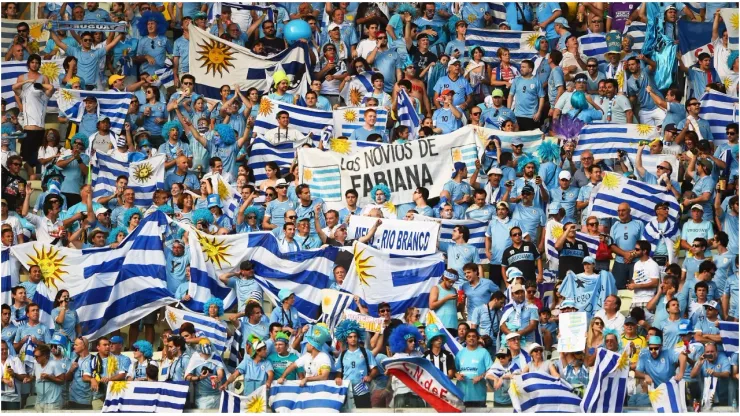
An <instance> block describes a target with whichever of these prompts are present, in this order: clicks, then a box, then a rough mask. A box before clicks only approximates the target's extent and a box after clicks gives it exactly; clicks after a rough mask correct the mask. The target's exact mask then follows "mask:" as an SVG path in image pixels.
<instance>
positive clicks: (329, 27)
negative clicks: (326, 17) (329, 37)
mask: <svg viewBox="0 0 740 416" xmlns="http://www.w3.org/2000/svg"><path fill="white" fill-rule="evenodd" d="M340 27H341V26H339V25H338V24H336V23H334V22H331V23H329V26H327V27H326V30H328V31H329V32H331V31H332V30H334V29H339V28H340Z"/></svg>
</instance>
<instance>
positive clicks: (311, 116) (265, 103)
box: [254, 96, 334, 138]
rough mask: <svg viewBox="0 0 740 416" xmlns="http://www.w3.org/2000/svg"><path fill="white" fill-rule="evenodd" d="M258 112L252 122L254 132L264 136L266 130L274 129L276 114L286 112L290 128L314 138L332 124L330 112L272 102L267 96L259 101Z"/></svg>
mask: <svg viewBox="0 0 740 416" xmlns="http://www.w3.org/2000/svg"><path fill="white" fill-rule="evenodd" d="M259 105H260V112H259V114H257V119H256V120H255V122H254V132H255V133H257V135H258V136H259V135H264V134H265V133H267V131H268V130H271V129H274V128H276V127H277V126H278V124H277V119H276V117H277V113H279V112H280V111H287V112H288V113H289V114H290V127H292V128H294V129H296V130H298V131H300V132H301V133H303V134H305V135H308V134H309V133H312V134H313V135H314V136H316V138H319V137H320V136H321V132H322V131H323V130H324V129H325V128H326V127H327V126H330V125H333V124H334V119H333V114H332V112H331V111H322V110H318V109H315V108H305V107H301V106H298V105H294V104H288V103H283V102H280V101H273V100H271V99H270V98H268V97H267V96H265V97H262V101H260V104H259Z"/></svg>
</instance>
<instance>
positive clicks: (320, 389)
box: [270, 379, 350, 413]
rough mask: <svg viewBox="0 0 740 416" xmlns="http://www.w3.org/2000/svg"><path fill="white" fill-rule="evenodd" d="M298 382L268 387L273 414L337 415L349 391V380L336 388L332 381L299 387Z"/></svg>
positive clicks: (274, 384) (313, 382) (287, 382)
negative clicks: (307, 413)
mask: <svg viewBox="0 0 740 416" xmlns="http://www.w3.org/2000/svg"><path fill="white" fill-rule="evenodd" d="M299 383H300V381H297V380H294V381H286V382H285V383H283V384H277V383H273V384H272V386H271V387H270V408H271V409H272V411H273V412H275V413H290V412H300V411H304V412H311V413H339V410H340V409H341V408H342V405H343V404H344V400H345V399H346V397H347V393H348V391H349V384H350V383H349V380H346V379H345V380H344V382H343V383H342V385H341V386H337V383H336V382H335V381H334V380H330V381H312V382H310V383H306V385H305V386H303V387H299Z"/></svg>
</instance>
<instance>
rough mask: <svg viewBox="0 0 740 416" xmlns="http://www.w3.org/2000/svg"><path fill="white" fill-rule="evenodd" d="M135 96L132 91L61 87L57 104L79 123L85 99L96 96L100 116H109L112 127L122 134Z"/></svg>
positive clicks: (115, 131)
mask: <svg viewBox="0 0 740 416" xmlns="http://www.w3.org/2000/svg"><path fill="white" fill-rule="evenodd" d="M133 96H134V95H133V94H132V93H130V92H117V91H85V90H68V89H61V90H59V97H58V98H57V104H58V105H59V111H60V112H63V113H64V114H66V115H67V116H68V117H69V119H70V120H72V121H76V122H78V123H79V122H80V121H82V115H83V114H84V112H85V104H84V103H83V100H84V99H85V98H87V97H94V98H96V99H97V100H98V116H108V117H109V118H110V129H111V130H112V131H113V132H114V133H116V134H121V131H122V130H123V122H124V120H125V119H126V114H127V113H128V109H129V107H130V105H131V98H133Z"/></svg>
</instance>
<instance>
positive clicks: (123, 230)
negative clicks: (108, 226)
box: [106, 227, 128, 245]
mask: <svg viewBox="0 0 740 416" xmlns="http://www.w3.org/2000/svg"><path fill="white" fill-rule="evenodd" d="M119 233H123V236H124V237H125V236H127V235H128V229H127V228H125V227H116V228H114V229H112V230H110V234H108V240H107V241H106V244H108V245H111V244H113V243H115V242H116V236H117V235H118V234H119Z"/></svg>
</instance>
